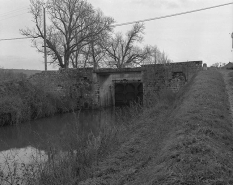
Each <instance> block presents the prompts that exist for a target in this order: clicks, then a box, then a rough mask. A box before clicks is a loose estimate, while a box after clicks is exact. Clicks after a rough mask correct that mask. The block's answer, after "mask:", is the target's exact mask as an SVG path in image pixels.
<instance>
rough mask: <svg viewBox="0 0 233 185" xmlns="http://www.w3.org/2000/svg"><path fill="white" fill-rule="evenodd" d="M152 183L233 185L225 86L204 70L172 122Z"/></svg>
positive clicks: (231, 136)
mask: <svg viewBox="0 0 233 185" xmlns="http://www.w3.org/2000/svg"><path fill="white" fill-rule="evenodd" d="M169 122H170V124H171V125H172V127H173V129H172V130H171V131H170V134H169V135H170V136H169V137H168V138H167V139H166V140H165V141H164V147H163V148H162V150H161V152H160V155H159V157H158V159H157V160H156V163H155V165H154V168H153V171H152V173H153V174H154V177H153V179H151V180H150V181H149V182H150V184H233V160H232V159H233V131H232V121H231V119H230V114H229V102H228V97H227V93H226V89H225V84H224V81H223V78H222V76H221V74H220V73H219V72H218V71H202V72H200V73H199V75H198V76H197V77H196V79H195V80H194V84H193V85H192V86H191V88H190V89H189V90H188V91H187V92H186V94H185V95H184V96H183V100H182V102H181V104H180V106H179V107H178V108H177V109H176V110H175V112H174V113H173V116H172V119H171V120H170V121H169Z"/></svg>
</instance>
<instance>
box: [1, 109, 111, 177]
mask: <svg viewBox="0 0 233 185" xmlns="http://www.w3.org/2000/svg"><path fill="white" fill-rule="evenodd" d="M114 115H115V112H114V109H105V110H85V111H81V112H76V113H67V114H63V115H56V116H54V117H51V118H44V119H39V120H35V121H31V122H28V123H24V124H20V125H17V126H7V127H1V128H0V169H1V171H3V172H6V173H9V171H11V170H12V169H13V167H14V166H15V165H16V166H17V165H22V164H33V162H34V161H37V162H38V161H40V160H41V162H44V161H47V160H48V153H49V149H50V148H49V146H51V144H52V145H53V146H57V147H59V148H62V150H64V151H65V150H66V148H65V145H64V142H65V141H66V140H67V137H68V136H69V133H71V132H73V131H74V130H75V129H76V130H77V133H84V135H85V136H88V134H90V133H93V134H98V131H99V128H100V126H101V125H103V124H114V120H115V116H114ZM61 140H62V142H61ZM63 141H64V142H63ZM61 143H63V146H60V145H61ZM0 176H1V174H0Z"/></svg>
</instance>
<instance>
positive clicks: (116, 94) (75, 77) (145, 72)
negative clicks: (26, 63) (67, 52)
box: [30, 61, 202, 108]
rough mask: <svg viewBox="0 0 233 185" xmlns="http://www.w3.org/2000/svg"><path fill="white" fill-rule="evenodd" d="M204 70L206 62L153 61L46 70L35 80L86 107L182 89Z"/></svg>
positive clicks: (144, 101) (137, 100) (143, 99)
mask: <svg viewBox="0 0 233 185" xmlns="http://www.w3.org/2000/svg"><path fill="white" fill-rule="evenodd" d="M201 69H202V61H191V62H179V63H170V64H151V65H144V66H142V67H139V68H124V69H112V68H103V69H97V70H95V71H93V69H92V68H87V69H67V70H65V69H63V70H59V71H44V72H42V73H39V74H36V75H34V76H32V78H31V79H30V80H31V81H32V82H33V83H36V84H38V83H41V82H43V87H44V89H46V90H47V91H48V92H50V93H55V94H56V95H61V96H62V97H63V98H64V97H68V98H71V99H72V98H73V99H72V100H71V101H73V102H76V104H80V105H81V106H82V107H86V108H98V107H108V106H114V105H127V104H129V103H130V102H132V101H136V102H139V101H143V103H146V102H148V101H150V99H151V98H152V95H156V93H157V92H159V91H160V90H162V89H170V90H171V91H173V92H177V91H179V89H180V88H181V87H182V86H184V85H185V84H186V83H187V82H188V81H189V80H190V79H191V78H192V76H193V75H194V74H195V73H196V72H197V71H198V70H201Z"/></svg>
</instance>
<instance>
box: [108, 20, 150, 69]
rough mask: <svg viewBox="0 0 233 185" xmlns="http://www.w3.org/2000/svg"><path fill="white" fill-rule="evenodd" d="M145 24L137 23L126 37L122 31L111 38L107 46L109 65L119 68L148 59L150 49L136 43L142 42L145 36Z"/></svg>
mask: <svg viewBox="0 0 233 185" xmlns="http://www.w3.org/2000/svg"><path fill="white" fill-rule="evenodd" d="M143 30H144V25H143V24H140V23H136V24H135V25H134V26H133V28H132V29H131V30H130V31H129V32H127V34H126V38H124V37H123V35H122V34H121V33H117V34H116V35H115V36H114V37H112V38H111V39H110V41H109V42H108V44H107V45H106V46H105V50H106V54H107V61H108V62H110V63H109V65H111V66H115V67H117V68H123V67H126V66H127V65H134V64H140V63H142V61H143V60H145V59H146V57H147V55H148V49H147V48H144V49H140V48H139V47H138V46H135V43H137V42H141V41H142V39H143V37H142V35H143Z"/></svg>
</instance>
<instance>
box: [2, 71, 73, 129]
mask: <svg viewBox="0 0 233 185" xmlns="http://www.w3.org/2000/svg"><path fill="white" fill-rule="evenodd" d="M0 77H1V79H0V97H1V98H0V126H3V125H12V124H19V123H22V122H25V121H29V120H33V119H37V118H42V117H47V116H51V115H54V114H55V113H58V112H67V111H69V110H71V109H72V108H73V107H72V106H71V104H70V103H69V101H64V100H63V101H62V100H61V99H60V98H59V97H57V96H54V95H52V94H49V93H46V92H44V91H43V89H41V88H40V87H37V86H35V85H33V84H31V83H30V82H29V80H28V79H27V77H26V75H24V74H22V73H13V72H10V71H5V70H1V71H0Z"/></svg>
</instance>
